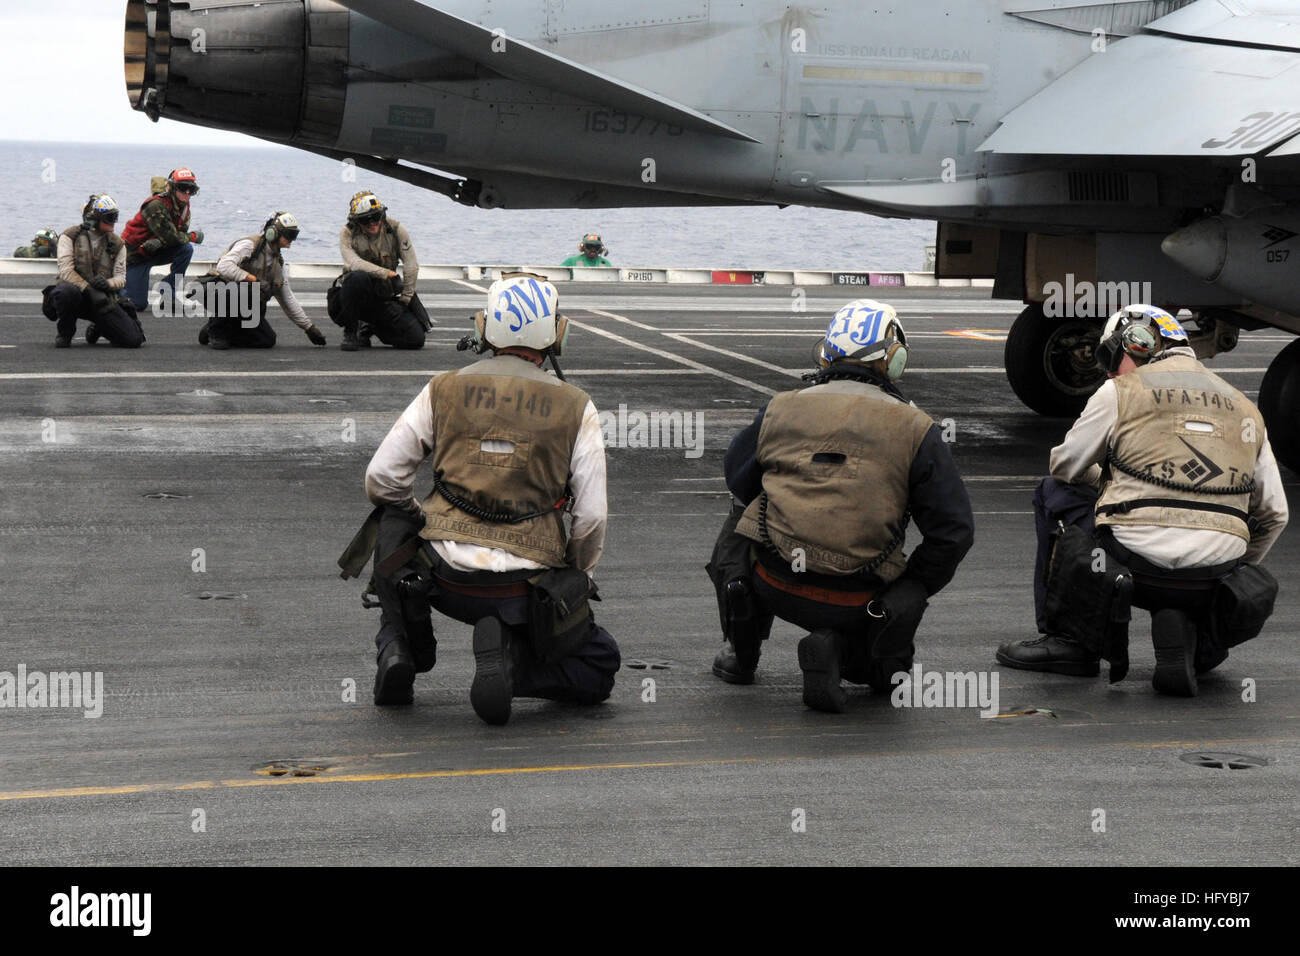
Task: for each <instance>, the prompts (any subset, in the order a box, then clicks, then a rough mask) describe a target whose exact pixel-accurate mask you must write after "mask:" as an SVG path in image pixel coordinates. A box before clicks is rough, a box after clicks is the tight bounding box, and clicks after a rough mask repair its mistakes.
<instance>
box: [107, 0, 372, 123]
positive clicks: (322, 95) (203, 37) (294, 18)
mask: <svg viewBox="0 0 1300 956" xmlns="http://www.w3.org/2000/svg"><path fill="white" fill-rule="evenodd" d="M348 23H349V13H348V10H347V9H346V8H345V7H342V6H340V5H339V4H337V3H335V2H333V0H247V2H243V3H241V2H234V3H232V2H230V0H128V2H127V7H126V34H125V42H124V49H123V54H124V66H125V74H126V90H127V96H128V97H129V98H130V100H131V106H132V108H133V109H136V110H139V111H140V112H142V113H145V114H147V115H148V116H149V118H150V119H152V120H155V121H157V120H158V119H159V118H160V117H163V116H165V117H168V118H169V119H176V120H180V121H182V122H186V123H194V124H196V125H199V126H213V127H217V128H219V129H231V130H235V131H238V132H244V133H249V134H251V135H254V136H258V137H260V138H263V139H271V140H278V141H280V142H286V143H288V142H295V143H306V144H312V145H319V146H332V145H334V144H335V143H336V142H337V141H338V134H339V127H340V124H341V122H342V118H343V106H344V101H345V98H346V90H347V85H346V69H347V58H348V29H349V28H348Z"/></svg>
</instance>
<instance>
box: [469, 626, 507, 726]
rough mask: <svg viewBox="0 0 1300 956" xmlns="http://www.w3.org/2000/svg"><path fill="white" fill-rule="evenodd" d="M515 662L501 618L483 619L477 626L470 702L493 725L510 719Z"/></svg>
mask: <svg viewBox="0 0 1300 956" xmlns="http://www.w3.org/2000/svg"><path fill="white" fill-rule="evenodd" d="M513 663H514V662H513V660H512V652H511V647H510V631H509V629H508V628H507V627H506V626H505V625H504V624H502V623H501V621H500V620H499V619H498V618H495V617H485V618H482V619H481V620H480V621H479V622H478V623H477V624H475V625H474V683H473V684H471V685H470V688H469V702H470V704H471V705H472V706H473V708H474V713H476V714H478V715H479V716H480V717H481V718H483V719H484V720H485V721H487V722H488V723H489V724H498V725H499V724H504V723H505V722H506V721H508V720H509V719H510V701H511V699H512V698H513V697H514V680H513V677H514V667H513V666H512V665H513Z"/></svg>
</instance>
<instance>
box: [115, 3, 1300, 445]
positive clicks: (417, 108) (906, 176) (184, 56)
mask: <svg viewBox="0 0 1300 956" xmlns="http://www.w3.org/2000/svg"><path fill="white" fill-rule="evenodd" d="M125 61H126V84H127V89H128V92H129V95H130V98H131V102H132V105H133V106H134V107H135V108H136V109H138V110H142V111H144V112H145V113H147V114H148V115H149V116H150V117H152V118H154V119H155V120H156V119H158V118H159V117H168V118H170V119H175V120H180V121H182V122H188V123H196V124H199V125H204V126H215V127H219V128H222V129H230V130H238V131H241V132H244V133H248V134H251V135H253V136H257V137H260V138H262V139H265V140H270V141H273V142H278V143H285V144H289V145H292V146H296V147H298V148H301V149H305V150H310V151H311V152H314V153H319V154H322V155H325V156H330V157H334V158H336V159H339V160H341V161H346V162H354V163H356V165H357V166H359V167H362V168H365V169H369V170H373V171H376V172H380V173H383V174H385V175H389V176H393V177H396V178H399V179H404V180H406V181H409V182H414V183H417V184H420V185H422V186H425V187H427V188H429V189H433V190H437V191H439V192H441V193H444V194H446V195H448V196H450V197H451V198H453V199H455V200H457V201H459V202H463V203H468V204H472V205H477V206H480V207H484V208H494V207H506V208H526V207H532V208H538V207H551V208H554V207H578V208H592V207H605V206H637V205H643V206H649V205H704V204H800V205H807V206H821V207H826V208H831V209H846V210H859V211H861V212H865V213H872V214H875V215H882V216H892V217H901V218H920V219H932V220H935V221H936V222H937V223H938V243H937V245H938V255H937V273H938V275H940V276H941V277H943V276H949V277H990V278H993V279H994V280H995V285H994V295H995V296H996V297H998V298H1011V299H1018V300H1020V301H1022V302H1024V303H1025V309H1024V311H1023V312H1022V313H1021V315H1020V316H1019V318H1018V319H1017V321H1016V322H1015V324H1014V326H1013V328H1012V330H1011V333H1010V335H1009V337H1008V339H1007V343H1006V355H1005V358H1006V369H1007V377H1008V379H1009V381H1010V384H1011V386H1012V388H1013V389H1014V391H1015V392H1016V394H1017V395H1018V396H1019V397H1020V399H1021V400H1022V401H1023V402H1025V404H1027V405H1028V406H1030V407H1031V408H1033V409H1035V410H1036V411H1038V412H1041V413H1043V414H1048V415H1060V416H1069V415H1073V414H1076V413H1077V412H1078V411H1079V410H1080V409H1081V408H1082V406H1083V404H1084V403H1085V402H1086V400H1087V397H1088V396H1089V395H1090V394H1091V393H1092V391H1093V390H1094V389H1095V388H1096V387H1097V385H1098V384H1099V383H1100V381H1101V377H1102V376H1101V373H1100V372H1099V371H1098V369H1097V367H1096V365H1095V362H1094V360H1093V354H1092V353H1093V346H1094V344H1095V342H1096V339H1097V334H1098V331H1099V329H1100V326H1101V323H1102V321H1103V320H1104V318H1105V315H1106V314H1107V313H1108V312H1109V311H1110V308H1111V307H1112V306H1118V305H1122V304H1126V303H1127V302H1131V301H1149V302H1153V303H1155V304H1158V305H1161V306H1164V307H1166V308H1169V309H1186V310H1188V311H1189V312H1190V313H1191V318H1189V319H1188V322H1187V324H1188V326H1189V328H1190V329H1192V330H1193V338H1194V345H1195V347H1196V349H1197V351H1198V354H1200V355H1202V356H1205V357H1209V356H1213V355H1215V354H1217V353H1220V352H1224V351H1227V350H1229V349H1231V348H1233V347H1234V346H1235V345H1236V342H1237V337H1238V333H1239V331H1241V330H1253V329H1259V328H1262V327H1267V326H1272V327H1274V328H1278V329H1284V330H1286V331H1288V332H1296V333H1300V281H1297V280H1298V279H1300V100H1298V99H1297V93H1298V92H1300V2H1295V0H1195V2H1193V0H1132V2H1103V0H909V2H908V3H900V4H895V5H893V6H887V7H868V6H865V5H863V4H860V3H857V2H850V0H823V2H821V3H817V4H795V3H786V2H778V0H743V2H742V0H655V2H653V3H649V2H646V3H641V2H616V0H437V2H428V0H258V2H253V0H128V3H127V10H126V37H125ZM1259 404H1260V408H1261V410H1262V411H1263V413H1264V416H1265V418H1266V420H1267V421H1268V424H1269V431H1270V437H1271V440H1272V444H1273V447H1274V450H1275V452H1276V454H1277V457H1278V458H1279V460H1281V461H1283V462H1285V463H1286V464H1288V465H1289V466H1290V467H1292V468H1295V469H1300V416H1297V415H1294V414H1290V415H1288V414H1287V413H1288V411H1293V410H1294V409H1295V408H1297V407H1298V406H1300V342H1293V343H1291V344H1290V345H1288V346H1287V347H1286V348H1284V349H1283V350H1282V352H1281V353H1280V354H1279V355H1278V356H1277V357H1276V358H1275V359H1274V360H1273V363H1272V364H1271V366H1270V367H1269V369H1268V373H1267V374H1266V375H1265V377H1264V380H1263V384H1262V387H1261V391H1260V396H1259Z"/></svg>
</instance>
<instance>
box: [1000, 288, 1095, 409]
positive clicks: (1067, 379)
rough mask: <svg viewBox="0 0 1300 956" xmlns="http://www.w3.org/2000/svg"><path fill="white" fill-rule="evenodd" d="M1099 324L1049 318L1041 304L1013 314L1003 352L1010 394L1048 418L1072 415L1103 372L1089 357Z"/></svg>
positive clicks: (1088, 395)
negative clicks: (1015, 315)
mask: <svg viewBox="0 0 1300 956" xmlns="http://www.w3.org/2000/svg"><path fill="white" fill-rule="evenodd" d="M1100 336H1101V325H1100V323H1098V322H1095V321H1091V320H1087V319H1049V318H1048V317H1047V316H1045V315H1044V314H1043V307H1042V306H1041V305H1029V306H1026V307H1025V310H1024V311H1023V312H1021V313H1020V315H1018V316H1017V317H1016V321H1015V322H1014V323H1012V325H1011V332H1010V333H1009V334H1008V335H1007V344H1006V348H1005V350H1004V351H1003V354H1002V358H1003V363H1004V364H1005V366H1006V371H1007V381H1008V382H1009V383H1010V385H1011V390H1012V391H1013V392H1015V393H1016V397H1017V398H1019V399H1020V400H1021V401H1022V402H1024V403H1025V404H1026V405H1028V406H1029V407H1030V408H1032V409H1033V410H1034V411H1036V412H1038V413H1039V414H1040V415H1048V416H1050V417H1053V418H1075V417H1077V416H1078V414H1079V413H1080V412H1081V411H1083V406H1084V405H1086V404H1088V399H1089V398H1090V397H1091V396H1092V393H1093V392H1095V391H1096V390H1097V388H1098V387H1099V386H1100V385H1101V383H1102V382H1104V381H1105V380H1106V375H1105V373H1104V372H1102V371H1101V370H1100V369H1098V368H1097V367H1096V366H1095V364H1094V362H1093V348H1094V346H1095V345H1096V343H1097V339H1098V338H1100Z"/></svg>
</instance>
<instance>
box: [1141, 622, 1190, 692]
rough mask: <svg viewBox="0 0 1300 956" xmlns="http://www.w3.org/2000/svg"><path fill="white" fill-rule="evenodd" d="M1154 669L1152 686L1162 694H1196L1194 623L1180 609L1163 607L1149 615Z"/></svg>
mask: <svg viewBox="0 0 1300 956" xmlns="http://www.w3.org/2000/svg"><path fill="white" fill-rule="evenodd" d="M1151 643H1152V644H1153V645H1154V646H1155V651H1156V670H1155V673H1154V674H1152V675H1151V685H1152V686H1153V687H1154V688H1155V689H1156V690H1157V691H1159V692H1160V693H1162V694H1173V695H1175V696H1177V697H1195V696H1196V671H1195V663H1194V662H1195V660H1196V625H1195V624H1194V623H1192V619H1191V618H1189V617H1188V616H1187V615H1186V614H1184V613H1183V612H1182V611H1178V610H1175V609H1174V608H1163V609H1161V610H1159V611H1156V612H1155V613H1154V614H1152V615H1151Z"/></svg>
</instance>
